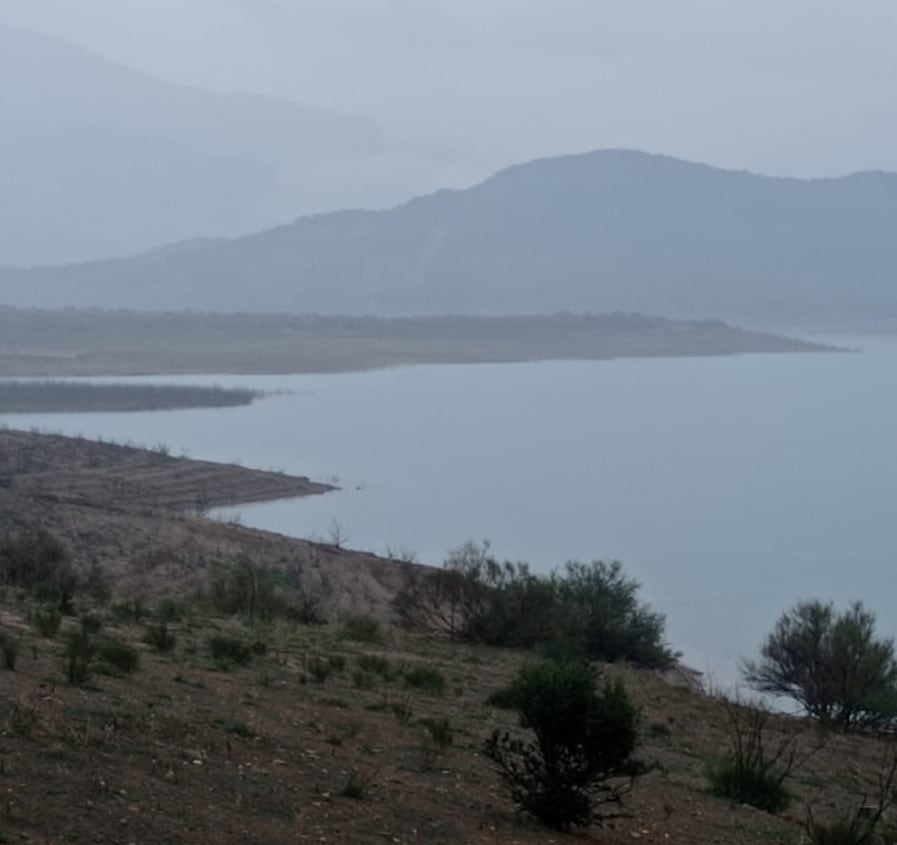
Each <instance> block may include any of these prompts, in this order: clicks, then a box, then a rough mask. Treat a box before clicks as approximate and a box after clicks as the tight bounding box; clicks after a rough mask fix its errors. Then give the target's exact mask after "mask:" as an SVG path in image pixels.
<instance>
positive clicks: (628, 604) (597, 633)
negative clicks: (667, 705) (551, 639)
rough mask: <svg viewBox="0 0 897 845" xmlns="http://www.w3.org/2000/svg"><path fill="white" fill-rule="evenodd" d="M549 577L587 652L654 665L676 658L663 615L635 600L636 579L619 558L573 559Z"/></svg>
mask: <svg viewBox="0 0 897 845" xmlns="http://www.w3.org/2000/svg"><path fill="white" fill-rule="evenodd" d="M552 580H553V581H554V584H555V590H556V592H557V596H558V601H559V604H560V606H561V607H562V608H563V610H564V618H566V619H567V620H568V625H571V624H572V627H573V628H574V629H575V630H578V631H581V637H582V640H583V645H584V648H585V653H586V654H587V655H588V656H589V657H592V658H594V659H597V660H606V661H607V662H609V663H613V662H615V661H617V660H628V661H631V662H632V663H635V664H637V665H640V666H648V667H652V668H666V667H668V666H670V665H671V664H672V663H673V662H674V660H675V655H674V654H673V653H672V652H671V651H670V649H669V648H667V646H666V644H665V643H664V631H665V628H666V619H665V617H664V615H663V614H662V613H658V612H656V611H654V610H652V609H651V608H650V607H649V606H648V605H647V604H644V603H643V602H640V601H639V600H638V591H639V586H640V585H639V582H638V581H636V580H634V579H632V578H628V577H626V575H625V574H624V573H623V566H622V564H621V563H620V562H619V561H613V562H611V563H608V562H606V561H602V560H596V561H592V562H591V563H580V562H579V561H571V562H569V563H568V564H567V565H566V566H565V567H564V569H563V570H562V573H558V572H555V573H554V575H553V576H552Z"/></svg>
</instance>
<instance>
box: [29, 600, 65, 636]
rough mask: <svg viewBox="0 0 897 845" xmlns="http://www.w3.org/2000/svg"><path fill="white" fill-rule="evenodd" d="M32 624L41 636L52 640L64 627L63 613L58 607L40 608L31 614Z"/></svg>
mask: <svg viewBox="0 0 897 845" xmlns="http://www.w3.org/2000/svg"><path fill="white" fill-rule="evenodd" d="M31 624H32V625H34V629H35V630H36V631H37V633H38V634H40V636H42V637H44V638H45V639H48V640H52V639H54V638H55V637H56V635H57V634H58V633H59V628H60V626H61V625H62V613H60V611H59V609H58V608H57V607H51V606H47V607H38V608H35V609H34V611H32V613H31Z"/></svg>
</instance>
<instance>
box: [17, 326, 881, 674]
mask: <svg viewBox="0 0 897 845" xmlns="http://www.w3.org/2000/svg"><path fill="white" fill-rule="evenodd" d="M837 342H840V343H842V344H844V345H847V346H850V347H858V348H860V351H856V352H852V353H849V354H799V355H795V354H792V355H751V356H741V357H728V358H727V357H719V358H677V359H631V360H615V361H591V362H569V361H567V362H543V363H530V364H504V365H465V366H418V367H405V368H398V369H391V370H379V371H372V372H363V373H345V374H336V375H333V374H329V375H301V376H240V377H231V376H217V377H171V378H167V377H165V378H163V377H155V378H153V379H141V380H142V381H157V382H167V383H172V382H176V383H183V382H188V381H189V382H198V383H212V382H217V383H219V384H223V385H231V384H234V385H247V386H250V387H254V388H259V389H262V390H266V391H272V392H273V391H284V392H282V393H278V394H276V395H272V396H270V397H269V398H265V399H263V400H260V401H257V402H255V403H254V404H253V405H251V406H248V407H242V408H233V409H211V410H190V411H167V412H153V413H136V414H120V413H119V414H52V415H50V414H42V415H17V416H7V417H5V418H4V421H5V422H6V424H7V425H9V426H12V427H16V428H28V427H31V426H38V427H40V428H45V429H49V430H54V431H61V432H64V433H67V434H83V435H85V436H90V437H95V436H103V437H105V438H112V439H115V440H118V441H134V442H136V443H141V444H146V445H148V446H153V445H155V444H158V443H165V444H166V445H167V446H168V447H169V448H170V449H171V452H172V454H179V453H181V452H183V453H186V454H188V455H190V456H191V457H197V458H206V459H210V460H216V461H239V462H242V463H243V464H245V465H248V466H256V467H261V468H273V469H283V470H286V471H288V472H295V473H299V474H302V475H308V476H310V477H312V478H314V479H317V480H323V481H331V482H333V483H336V484H338V485H340V487H341V489H340V490H339V491H337V492H334V493H330V494H327V495H325V496H320V497H313V498H306V499H299V500H291V501H283V502H274V503H267V504H260V505H252V506H244V507H240V508H237V509H236V510H237V511H239V515H240V519H241V520H242V521H243V523H244V524H247V525H252V526H257V527H260V528H265V529H269V530H273V531H279V532H282V533H285V534H293V535H296V536H302V537H307V536H317V537H320V538H326V537H327V536H328V534H329V533H330V531H331V529H332V528H333V527H334V526H335V525H338V526H339V527H340V529H341V531H342V532H343V533H344V534H345V535H346V536H347V541H346V544H347V545H348V546H350V547H357V548H365V549H372V550H374V551H379V552H385V551H386V550H387V549H391V550H392V551H394V552H399V551H404V552H408V551H413V552H415V553H416V555H417V557H418V559H419V560H421V561H424V562H432V563H438V562H440V561H441V560H442V559H443V558H444V557H445V555H446V553H447V552H448V550H449V549H451V548H453V547H455V546H457V545H460V544H461V543H463V542H464V541H465V540H468V539H475V540H483V539H488V540H490V541H491V543H492V547H493V550H494V552H495V553H496V554H497V555H498V556H499V557H502V558H511V559H519V560H527V561H529V562H531V564H532V565H533V567H534V568H536V569H539V570H548V569H550V568H552V567H554V566H557V565H559V564H562V563H563V562H564V561H566V560H568V559H571V558H576V559H580V560H591V559H595V558H605V559H611V558H615V559H619V560H621V561H622V562H623V564H624V567H625V570H626V572H627V573H628V574H629V575H631V576H634V577H635V578H637V579H638V580H639V581H640V582H641V583H642V585H643V587H642V595H643V597H644V598H645V599H646V600H648V601H649V602H650V603H651V604H653V605H654V606H656V607H657V608H658V609H659V610H661V611H663V612H664V613H665V614H666V615H667V620H668V633H669V637H670V641H671V643H672V645H673V646H674V647H675V648H677V649H680V650H681V651H683V653H684V655H685V658H686V660H687V661H688V662H689V663H690V664H691V665H692V666H694V667H695V668H697V669H700V670H704V671H709V672H711V673H712V675H713V676H714V678H715V679H716V680H717V681H718V682H720V683H729V682H731V681H732V680H733V679H734V678H735V676H736V672H735V667H736V666H737V663H738V661H739V660H740V659H741V658H742V657H745V656H752V655H754V654H755V652H756V649H757V647H758V645H759V642H760V640H761V638H762V636H763V635H764V633H765V632H767V631H768V630H769V629H770V627H771V625H772V624H773V622H774V621H775V619H776V617H777V616H778V614H779V613H780V612H781V611H782V610H783V609H785V608H786V607H788V606H789V605H791V604H792V603H793V602H794V601H796V600H798V599H801V598H810V597H818V598H822V599H833V600H835V601H836V602H838V603H839V604H844V603H846V602H847V601H849V600H851V599H855V598H856V599H862V600H863V601H864V602H865V603H866V604H867V605H868V606H869V607H871V608H872V609H873V610H874V611H875V612H876V613H877V615H878V619H879V629H880V631H881V632H882V633H885V634H888V635H891V636H894V635H897V599H895V596H897V590H895V587H897V338H893V337H876V338H867V337H863V338H854V339H847V340H845V339H840V340H839V341H837ZM108 380H109V381H112V380H114V379H108ZM224 515H225V516H229V515H232V512H228V513H227V514H224Z"/></svg>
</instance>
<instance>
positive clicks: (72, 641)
mask: <svg viewBox="0 0 897 845" xmlns="http://www.w3.org/2000/svg"><path fill="white" fill-rule="evenodd" d="M63 654H64V656H65V668H66V677H67V678H68V682H69V683H70V684H71V685H72V686H83V685H84V684H86V683H87V681H88V680H90V674H91V671H90V670H91V663H92V661H93V658H94V655H95V654H96V646H95V645H94V643H93V641H92V640H91V637H90V634H88V633H87V632H86V631H83V630H78V631H73V632H72V633H71V634H69V638H68V642H67V643H66V647H65V651H64V652H63Z"/></svg>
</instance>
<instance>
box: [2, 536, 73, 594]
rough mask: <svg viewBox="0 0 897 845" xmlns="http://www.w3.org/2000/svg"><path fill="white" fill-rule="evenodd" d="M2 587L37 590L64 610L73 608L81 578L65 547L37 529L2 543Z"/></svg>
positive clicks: (6, 539)
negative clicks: (78, 580)
mask: <svg viewBox="0 0 897 845" xmlns="http://www.w3.org/2000/svg"><path fill="white" fill-rule="evenodd" d="M0 583H3V584H4V585H6V586H10V587H16V588H19V589H26V590H33V591H35V594H36V595H38V597H39V598H40V599H41V600H43V601H48V602H49V601H52V602H54V603H56V604H58V605H59V606H60V608H62V607H63V606H65V607H68V606H69V605H70V604H71V600H72V596H73V595H74V593H75V589H76V586H77V577H76V575H75V571H74V569H73V568H72V565H71V562H70V559H69V551H68V549H67V548H66V547H65V545H64V544H63V543H62V542H61V541H60V540H59V539H58V538H57V537H55V536H54V535H52V534H51V533H50V532H49V531H46V530H45V529H43V528H33V529H30V530H28V531H23V532H21V533H20V534H17V535H14V536H7V537H5V538H3V539H2V540H0Z"/></svg>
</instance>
